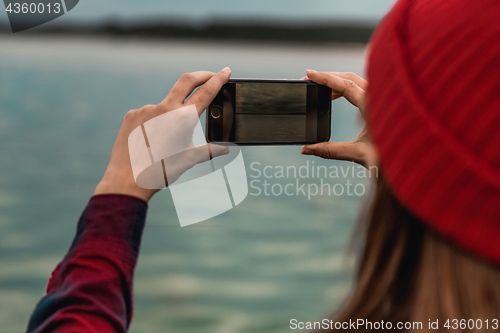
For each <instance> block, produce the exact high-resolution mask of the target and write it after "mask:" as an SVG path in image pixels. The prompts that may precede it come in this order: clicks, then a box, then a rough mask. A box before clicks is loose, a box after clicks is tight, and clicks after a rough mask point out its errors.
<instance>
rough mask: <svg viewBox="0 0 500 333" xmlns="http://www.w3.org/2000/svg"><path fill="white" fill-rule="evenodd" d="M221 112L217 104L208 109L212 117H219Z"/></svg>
mask: <svg viewBox="0 0 500 333" xmlns="http://www.w3.org/2000/svg"><path fill="white" fill-rule="evenodd" d="M221 114H222V110H221V108H220V107H218V106H214V107H213V108H212V109H210V115H211V116H212V118H214V119H217V118H219V117H220V115H221Z"/></svg>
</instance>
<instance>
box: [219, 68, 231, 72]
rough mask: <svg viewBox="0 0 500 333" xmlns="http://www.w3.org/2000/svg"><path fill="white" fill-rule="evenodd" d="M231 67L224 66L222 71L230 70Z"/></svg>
mask: <svg viewBox="0 0 500 333" xmlns="http://www.w3.org/2000/svg"><path fill="white" fill-rule="evenodd" d="M230 71H231V69H230V68H229V67H224V68H223V69H222V70H221V72H230Z"/></svg>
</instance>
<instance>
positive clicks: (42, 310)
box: [27, 194, 148, 333]
mask: <svg viewBox="0 0 500 333" xmlns="http://www.w3.org/2000/svg"><path fill="white" fill-rule="evenodd" d="M147 208H148V206H147V204H146V202H144V201H143V200H141V199H138V198H134V197H130V196H126V195H118V194H106V195H96V196H94V197H92V198H91V199H90V201H89V203H88V204H87V207H86V208H85V210H84V211H83V213H82V216H81V217H80V220H79V222H78V227H77V231H76V236H75V239H74V240H73V243H72V244H71V247H70V249H69V251H68V253H67V254H66V256H65V257H64V259H63V260H62V261H61V262H60V263H59V264H58V265H57V267H56V268H55V270H54V271H53V272H52V277H51V278H50V280H49V283H48V285H47V294H46V295H45V296H44V297H43V298H42V300H41V301H40V302H39V303H38V305H37V306H36V308H35V311H34V312H33V315H32V316H31V319H30V322H29V324H28V330H27V332H30V333H34V332H36V333H41V332H71V333H73V332H75V333H77V332H95V333H107V332H126V331H127V329H128V327H129V324H130V320H131V318H132V279H133V275H134V269H135V265H136V263H137V256H138V254H139V246H140V242H141V235H142V230H143V228H144V223H145V220H146V211H147Z"/></svg>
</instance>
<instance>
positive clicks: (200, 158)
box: [190, 143, 229, 166]
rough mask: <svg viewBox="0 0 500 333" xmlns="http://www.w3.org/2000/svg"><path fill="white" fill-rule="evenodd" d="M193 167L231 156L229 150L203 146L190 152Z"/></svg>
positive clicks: (222, 147) (212, 145)
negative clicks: (219, 157)
mask: <svg viewBox="0 0 500 333" xmlns="http://www.w3.org/2000/svg"><path fill="white" fill-rule="evenodd" d="M190 154H191V158H190V160H191V161H192V165H193V166H194V165H196V164H199V163H202V162H206V161H209V160H211V159H213V158H215V157H218V156H222V155H226V154H229V148H228V147H226V146H221V145H215V144H208V143H207V144H202V145H198V146H196V147H195V148H193V149H191V150H190Z"/></svg>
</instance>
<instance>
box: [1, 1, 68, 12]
mask: <svg viewBox="0 0 500 333" xmlns="http://www.w3.org/2000/svg"><path fill="white" fill-rule="evenodd" d="M5 11H6V12H7V13H9V14H10V13H14V14H20V13H22V14H28V13H30V14H43V13H47V14H52V13H54V14H59V13H60V12H61V3H58V2H55V3H53V4H51V3H48V4H44V3H38V4H37V3H33V2H32V3H9V5H8V6H7V8H6V9H5Z"/></svg>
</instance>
